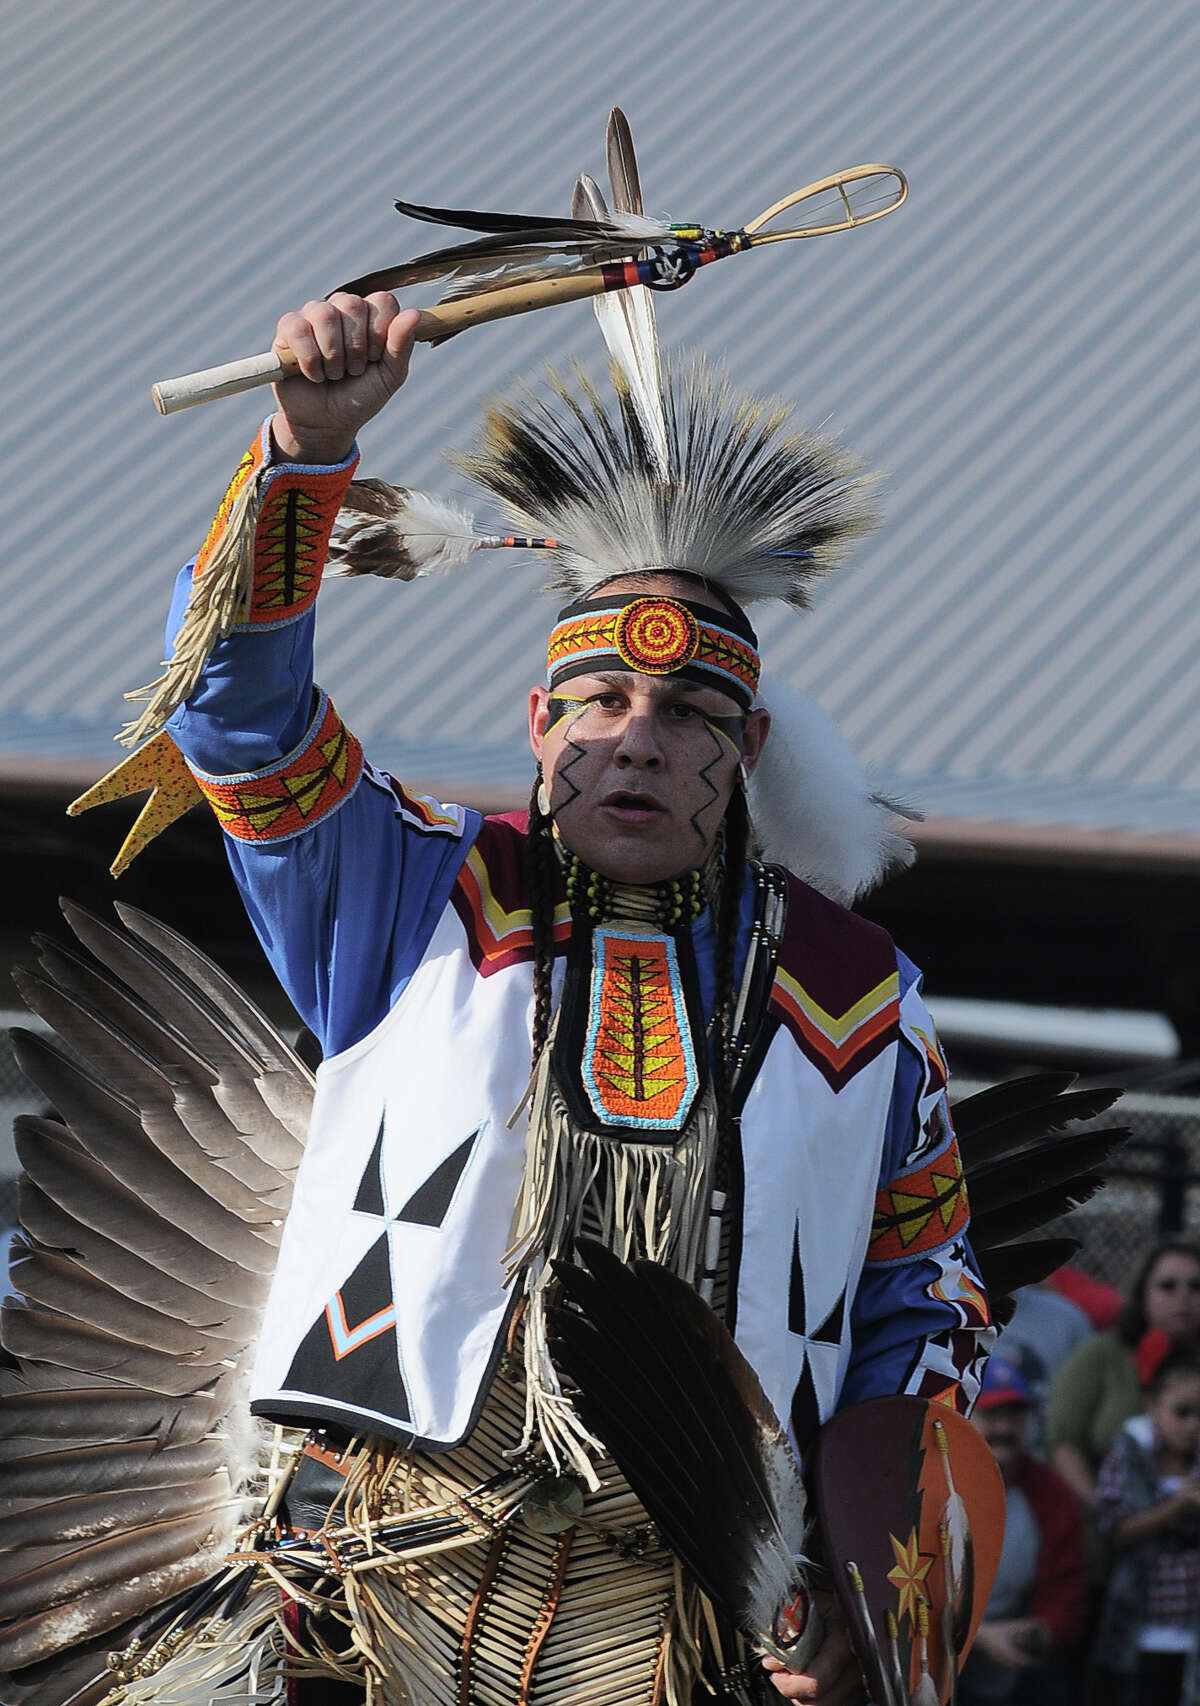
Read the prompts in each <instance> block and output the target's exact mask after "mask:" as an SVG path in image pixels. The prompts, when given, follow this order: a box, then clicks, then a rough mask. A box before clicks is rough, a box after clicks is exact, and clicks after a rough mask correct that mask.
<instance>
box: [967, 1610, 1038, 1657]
mask: <svg viewBox="0 0 1200 1706" xmlns="http://www.w3.org/2000/svg"><path fill="white" fill-rule="evenodd" d="M975 1645H976V1647H977V1648H978V1650H979V1651H980V1652H981V1653H986V1654H987V1656H988V1658H989V1659H994V1660H995V1662H996V1663H997V1664H998V1665H1003V1666H1004V1667H1005V1668H1006V1669H1007V1670H1028V1669H1029V1668H1030V1666H1031V1665H1035V1664H1037V1663H1038V1661H1039V1659H1041V1658H1042V1657H1043V1655H1044V1654H1045V1651H1046V1647H1047V1645H1048V1642H1047V1637H1046V1631H1045V1628H1044V1627H1043V1625H1042V1624H1041V1623H1040V1622H1039V1621H1038V1619H1037V1618H1036V1617H998V1618H996V1619H995V1621H994V1622H991V1623H989V1622H988V1621H987V1620H986V1619H985V1620H984V1621H983V1622H982V1623H981V1624H980V1625H979V1633H978V1635H976V1637H975Z"/></svg>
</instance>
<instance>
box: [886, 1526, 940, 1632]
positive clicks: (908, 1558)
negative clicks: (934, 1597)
mask: <svg viewBox="0 0 1200 1706" xmlns="http://www.w3.org/2000/svg"><path fill="white" fill-rule="evenodd" d="M888 1539H889V1540H890V1541H891V1543H892V1551H893V1552H894V1553H895V1555H896V1562H895V1563H894V1564H893V1565H892V1567H891V1569H890V1570H889V1571H888V1573H887V1579H888V1581H889V1582H891V1584H892V1586H893V1587H894V1588H895V1589H896V1591H897V1592H898V1593H899V1595H900V1618H899V1621H900V1622H901V1623H903V1621H904V1619H905V1618H906V1617H907V1618H908V1619H909V1620H910V1622H911V1623H912V1624H913V1625H914V1626H915V1625H916V1621H917V1605H918V1603H919V1602H921V1601H923V1600H925V1599H927V1598H928V1595H927V1593H926V1592H925V1578H926V1576H927V1575H928V1574H929V1571H930V1569H931V1567H932V1565H933V1559H932V1557H926V1556H925V1555H924V1554H923V1553H922V1551H921V1547H920V1542H919V1541H918V1539H917V1531H916V1529H915V1528H914V1529H911V1530H910V1531H909V1536H908V1539H907V1540H906V1541H900V1540H897V1538H896V1536H895V1535H894V1534H889V1535H888Z"/></svg>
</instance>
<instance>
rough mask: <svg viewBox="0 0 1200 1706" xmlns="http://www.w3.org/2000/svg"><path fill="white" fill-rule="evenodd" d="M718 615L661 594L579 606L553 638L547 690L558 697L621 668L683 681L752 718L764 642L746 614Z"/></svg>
mask: <svg viewBox="0 0 1200 1706" xmlns="http://www.w3.org/2000/svg"><path fill="white" fill-rule="evenodd" d="M717 615H718V613H717V612H715V611H714V610H713V608H712V606H711V605H708V604H693V603H692V602H691V601H690V600H688V599H684V598H668V597H666V596H664V595H663V594H661V593H656V594H650V595H644V596H642V597H638V598H628V597H617V598H612V597H608V598H604V597H600V598H582V599H578V600H577V601H576V602H575V603H573V604H568V605H567V606H566V607H565V608H564V609H563V610H560V611H559V614H558V620H557V622H556V623H555V625H554V627H553V628H552V629H551V631H550V638H549V640H548V641H547V643H546V682H547V686H548V687H549V688H550V689H551V691H553V690H554V689H555V688H556V687H558V686H560V685H561V684H562V683H563V682H564V681H569V680H570V679H571V678H572V677H573V676H576V675H590V674H592V673H593V672H594V671H596V670H601V669H613V668H616V669H632V670H637V671H638V673H639V674H642V675H682V676H684V677H685V678H686V679H687V680H689V681H697V682H702V683H703V684H704V685H706V686H709V687H716V688H718V689H719V690H720V691H721V692H722V693H727V694H728V695H729V696H730V698H731V699H734V700H736V701H737V703H738V704H739V705H740V706H741V707H742V708H743V710H747V711H748V710H749V709H750V706H751V705H752V704H753V702H754V695H755V692H756V690H757V688H758V675H759V668H760V662H759V656H758V638H757V636H756V634H755V632H754V629H753V628H752V627H751V626H750V623H749V622H748V621H747V620H746V618H745V616H743V615H742V614H741V613H740V612H737V613H734V612H732V611H731V612H730V613H729V614H728V615H725V614H724V613H721V617H720V620H719V621H718V620H715V618H716V617H717Z"/></svg>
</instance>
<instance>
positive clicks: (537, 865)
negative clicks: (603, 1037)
mask: <svg viewBox="0 0 1200 1706" xmlns="http://www.w3.org/2000/svg"><path fill="white" fill-rule="evenodd" d="M541 786H542V767H541V765H540V764H539V765H538V768H537V775H536V776H535V777H534V779H533V790H532V792H531V794H530V796H529V826H528V828H527V830H526V832H525V859H526V866H527V871H528V876H529V921H530V927H531V933H532V936H533V1058H534V1060H536V1059H537V1057H538V1055H539V1054H540V1053H541V1052H542V1049H543V1048H544V1047H545V1043H546V1038H547V1036H548V1035H549V1034H550V1002H551V993H550V988H551V976H552V973H553V970H554V878H555V858H554V848H553V847H552V846H551V843H550V834H551V830H550V819H549V817H547V815H546V814H545V813H544V812H543V811H542V807H541V803H540V799H539V795H540V793H541Z"/></svg>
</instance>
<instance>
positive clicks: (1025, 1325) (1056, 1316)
mask: <svg viewBox="0 0 1200 1706" xmlns="http://www.w3.org/2000/svg"><path fill="white" fill-rule="evenodd" d="M1016 1305H1017V1306H1016V1309H1015V1310H1014V1312H1013V1316H1012V1319H1011V1320H1010V1321H1009V1322H1008V1324H1007V1326H1006V1327H1005V1329H1004V1341H1003V1343H1004V1354H1005V1356H1006V1357H1008V1358H1009V1360H1010V1361H1011V1362H1015V1363H1016V1364H1017V1365H1018V1367H1019V1368H1020V1370H1021V1373H1022V1374H1023V1375H1024V1377H1025V1380H1026V1383H1027V1384H1028V1386H1029V1392H1030V1398H1031V1408H1030V1411H1029V1418H1028V1426H1027V1429H1026V1435H1025V1444H1026V1448H1027V1449H1028V1450H1029V1451H1031V1452H1032V1453H1033V1455H1034V1456H1035V1457H1044V1456H1045V1438H1044V1413H1045V1408H1046V1397H1047V1394H1048V1393H1049V1391H1050V1384H1051V1382H1052V1381H1053V1379H1054V1376H1055V1375H1056V1374H1057V1373H1058V1371H1059V1369H1060V1368H1061V1367H1062V1365H1063V1363H1064V1362H1066V1360H1067V1358H1068V1357H1069V1356H1070V1355H1071V1352H1072V1351H1074V1350H1077V1349H1078V1348H1079V1346H1080V1345H1081V1344H1082V1343H1083V1341H1084V1340H1085V1339H1089V1338H1091V1335H1092V1324H1091V1322H1090V1321H1089V1320H1088V1317H1087V1316H1086V1315H1085V1314H1084V1312H1083V1310H1082V1309H1081V1308H1080V1307H1079V1305H1078V1304H1076V1303H1072V1302H1071V1301H1070V1299H1069V1298H1066V1297H1064V1296H1062V1294H1061V1293H1060V1292H1058V1291H1055V1290H1054V1289H1053V1288H1052V1286H1051V1284H1050V1282H1049V1280H1047V1281H1046V1283H1045V1284H1044V1285H1024V1286H1022V1287H1021V1289H1020V1290H1019V1291H1018V1292H1017V1294H1016Z"/></svg>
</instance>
